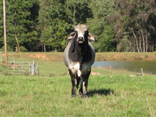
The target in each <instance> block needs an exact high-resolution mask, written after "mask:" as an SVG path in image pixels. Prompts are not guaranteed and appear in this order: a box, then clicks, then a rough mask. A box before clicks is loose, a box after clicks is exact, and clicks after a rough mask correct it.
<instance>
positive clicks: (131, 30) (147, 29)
mask: <svg viewBox="0 0 156 117" xmlns="http://www.w3.org/2000/svg"><path fill="white" fill-rule="evenodd" d="M155 5H156V2H155V0H148V1H147V0H137V1H136V0H130V1H128V0H126V1H124V0H115V6H116V9H117V12H118V17H117V19H116V25H115V26H114V28H115V29H114V30H115V32H116V41H118V42H119V44H121V43H120V42H123V41H120V40H123V39H124V38H125V37H126V40H127V41H126V42H128V43H129V44H128V47H129V50H128V51H138V52H147V51H153V49H152V48H155V44H156V42H155V38H156V33H155V28H156V25H155V22H153V21H155V20H156V17H155V16H156V8H155ZM123 47H124V48H125V46H123Z"/></svg>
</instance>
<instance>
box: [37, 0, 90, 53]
mask: <svg viewBox="0 0 156 117" xmlns="http://www.w3.org/2000/svg"><path fill="white" fill-rule="evenodd" d="M91 16H92V13H91V9H90V8H89V7H88V4H87V0H86V1H85V0H84V1H75V0H57V1H56V0H44V1H40V11H39V25H38V30H39V31H40V35H41V36H40V41H41V42H42V43H43V45H45V47H46V49H48V47H49V48H50V49H52V50H54V49H56V48H57V50H58V51H62V50H63V49H64V48H65V45H66V44H65V43H66V42H65V38H66V37H67V35H68V34H70V32H71V31H72V30H73V29H72V26H73V25H76V24H78V23H85V22H86V19H87V18H88V17H91ZM44 51H45V50H44Z"/></svg>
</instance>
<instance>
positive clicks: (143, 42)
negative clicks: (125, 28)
mask: <svg viewBox="0 0 156 117" xmlns="http://www.w3.org/2000/svg"><path fill="white" fill-rule="evenodd" d="M140 32H141V35H142V45H143V51H142V52H145V47H146V46H145V38H144V34H143V31H142V30H141V31H140Z"/></svg>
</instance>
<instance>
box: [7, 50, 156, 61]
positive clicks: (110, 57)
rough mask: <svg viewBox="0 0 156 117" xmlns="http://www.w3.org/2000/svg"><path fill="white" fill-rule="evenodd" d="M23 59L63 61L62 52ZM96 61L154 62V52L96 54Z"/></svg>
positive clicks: (13, 54)
mask: <svg viewBox="0 0 156 117" xmlns="http://www.w3.org/2000/svg"><path fill="white" fill-rule="evenodd" d="M8 54H9V56H14V57H19V56H20V54H19V53H15V52H9V53H8ZM22 57H23V58H32V59H39V60H46V61H55V62H56V61H63V53H62V52H57V53H54V52H46V53H43V52H38V53H34V52H33V53H29V52H23V53H22ZM95 60H96V61H125V60H156V52H148V53H136V52H101V53H100V52H97V53H96V58H95Z"/></svg>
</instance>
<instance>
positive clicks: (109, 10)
mask: <svg viewBox="0 0 156 117" xmlns="http://www.w3.org/2000/svg"><path fill="white" fill-rule="evenodd" d="M90 6H91V8H92V10H93V14H94V18H93V19H91V18H90V19H88V20H87V24H88V25H89V26H90V32H91V33H93V35H95V37H96V39H97V40H98V42H96V43H94V46H95V49H96V51H100V52H102V51H115V50H116V44H115V43H114V41H113V40H114V36H115V34H114V31H113V26H114V23H113V22H112V21H110V16H111V14H113V13H115V9H114V0H106V1H99V0H92V1H91V4H90Z"/></svg>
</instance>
